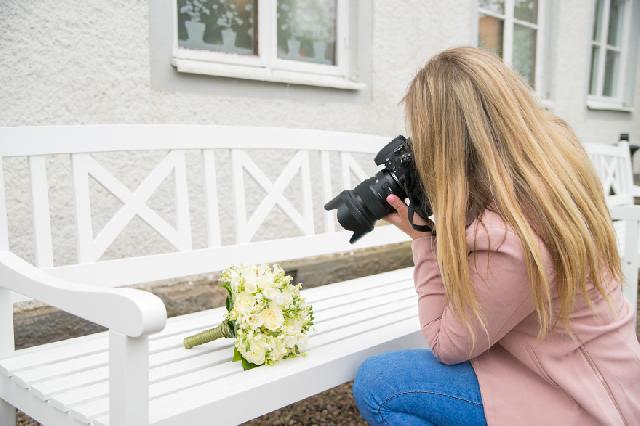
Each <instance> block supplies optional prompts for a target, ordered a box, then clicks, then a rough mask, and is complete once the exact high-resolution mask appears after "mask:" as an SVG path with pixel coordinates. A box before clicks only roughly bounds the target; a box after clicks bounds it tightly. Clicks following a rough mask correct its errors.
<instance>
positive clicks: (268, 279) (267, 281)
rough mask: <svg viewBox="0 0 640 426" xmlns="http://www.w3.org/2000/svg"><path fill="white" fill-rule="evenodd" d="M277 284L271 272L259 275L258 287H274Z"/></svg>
mask: <svg viewBox="0 0 640 426" xmlns="http://www.w3.org/2000/svg"><path fill="white" fill-rule="evenodd" d="M275 286H276V283H275V282H274V276H273V274H271V273H270V272H267V273H265V274H264V275H261V276H260V277H258V287H260V288H261V289H268V288H273V287H275Z"/></svg>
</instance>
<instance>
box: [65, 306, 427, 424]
mask: <svg viewBox="0 0 640 426" xmlns="http://www.w3.org/2000/svg"><path fill="white" fill-rule="evenodd" d="M403 302H404V303H394V304H392V305H393V306H391V307H389V308H388V309H387V312H386V313H380V312H376V311H372V312H371V313H370V314H369V316H368V317H365V318H363V319H365V320H366V321H364V322H360V323H358V324H355V325H351V326H345V327H338V328H337V329H334V333H326V334H323V335H320V336H318V337H317V338H313V337H312V338H311V339H309V351H308V354H307V356H306V357H304V358H302V359H303V360H304V361H305V363H303V366H304V365H305V364H306V362H307V361H309V358H310V355H311V354H312V353H314V352H315V351H322V352H327V351H328V350H329V349H330V350H329V352H330V353H350V351H351V350H350V349H345V348H344V346H345V345H346V346H347V348H348V346H349V344H350V341H351V340H353V339H356V340H359V341H360V340H361V339H360V338H361V336H363V335H368V334H371V335H375V334H376V333H378V332H379V331H380V330H383V329H384V328H385V326H388V325H391V326H392V325H394V324H398V323H405V324H406V321H407V320H408V321H410V323H411V324H412V328H411V330H413V331H414V332H416V333H418V334H419V326H418V322H417V309H416V303H415V297H414V298H413V300H408V301H403ZM356 346H359V345H356ZM365 348H366V346H365ZM230 361H231V357H230V356H228V357H227V362H224V363H222V364H218V365H216V366H213V367H211V368H208V369H203V370H201V371H197V372H193V373H188V374H185V375H180V376H178V377H175V378H173V379H169V380H166V381H163V382H161V383H159V384H158V383H156V384H151V389H150V397H151V415H152V418H154V417H156V416H157V418H158V419H159V418H161V417H162V416H163V415H164V414H163V413H162V410H163V409H164V407H163V405H164V403H159V404H156V403H155V402H156V401H159V400H163V399H165V398H169V399H176V398H177V399H185V400H187V399H188V400H191V399H194V398H195V399H200V398H199V396H198V394H199V393H200V392H203V390H201V388H203V387H205V388H207V390H206V392H207V396H206V400H207V401H209V402H213V401H217V400H219V399H221V398H225V397H227V396H228V395H230V394H232V393H233V391H232V389H231V388H230V387H229V385H228V384H225V385H223V384H222V382H223V381H224V382H225V383H226V382H229V383H234V382H242V383H244V387H245V388H250V387H252V386H253V385H254V383H253V379H252V378H251V377H250V375H247V376H241V375H244V374H247V373H251V372H253V371H254V370H251V371H250V372H245V371H243V370H242V367H241V366H240V365H239V363H232V362H230ZM290 361H295V360H285V361H283V362H282V363H281V365H282V364H285V363H289V362H290ZM320 363H321V359H315V362H310V363H309V364H307V366H308V367H309V368H312V367H315V366H317V365H319V364H320ZM256 370H258V369H256ZM270 370H272V373H273V374H277V373H276V368H273V369H270ZM325 374H331V373H327V372H325ZM284 377H286V376H284ZM212 384H214V385H215V386H213V387H214V388H215V389H209V388H210V387H211V385H212ZM241 391H242V387H240V388H239V389H238V392H241ZM172 395H177V396H173V397H172ZM154 407H156V408H155V409H156V410H158V411H161V413H155V412H154ZM183 407H184V406H183V405H182V404H177V405H175V406H173V407H170V408H169V410H171V411H172V412H173V414H171V415H177V414H179V412H180V411H182V409H183ZM69 408H70V413H71V414H72V415H73V416H74V417H75V418H77V419H80V420H84V421H88V420H91V419H92V418H95V417H97V416H100V415H102V414H104V413H106V411H107V409H108V399H107V398H106V396H105V397H104V398H101V399H94V400H91V401H89V402H86V403H82V404H78V405H71V406H70V407H69Z"/></svg>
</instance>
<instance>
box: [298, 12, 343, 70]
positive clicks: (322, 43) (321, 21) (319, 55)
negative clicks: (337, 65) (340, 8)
mask: <svg viewBox="0 0 640 426" xmlns="http://www.w3.org/2000/svg"><path fill="white" fill-rule="evenodd" d="M295 9H296V10H295V14H294V16H295V22H296V26H297V27H298V31H299V33H301V34H302V38H304V39H306V40H308V41H310V42H311V43H310V44H311V47H312V49H313V51H312V52H308V51H307V54H305V56H306V57H307V58H309V59H310V60H311V61H312V62H316V63H319V64H328V63H331V62H332V61H331V60H328V59H327V47H328V45H329V43H330V42H331V41H332V40H331V38H332V34H333V33H335V1H326V0H325V1H321V0H306V1H302V2H300V3H297V4H296V8H295ZM311 53H312V54H311Z"/></svg>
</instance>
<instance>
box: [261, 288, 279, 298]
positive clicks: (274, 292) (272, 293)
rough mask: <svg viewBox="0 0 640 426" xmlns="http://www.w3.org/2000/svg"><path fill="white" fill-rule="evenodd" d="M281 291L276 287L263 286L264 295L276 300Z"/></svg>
mask: <svg viewBox="0 0 640 426" xmlns="http://www.w3.org/2000/svg"><path fill="white" fill-rule="evenodd" d="M278 294H280V292H279V291H278V289H276V288H263V289H262V295H263V296H264V297H266V298H267V299H269V300H276V298H277V297H278Z"/></svg>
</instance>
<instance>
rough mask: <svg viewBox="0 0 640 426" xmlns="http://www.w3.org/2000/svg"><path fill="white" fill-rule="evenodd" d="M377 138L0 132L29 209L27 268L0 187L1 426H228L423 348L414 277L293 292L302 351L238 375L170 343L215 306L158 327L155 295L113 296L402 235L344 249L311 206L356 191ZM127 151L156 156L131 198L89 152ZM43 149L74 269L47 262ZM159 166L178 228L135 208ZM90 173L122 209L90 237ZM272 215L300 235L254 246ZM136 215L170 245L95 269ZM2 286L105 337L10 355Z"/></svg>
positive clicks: (150, 130)
mask: <svg viewBox="0 0 640 426" xmlns="http://www.w3.org/2000/svg"><path fill="white" fill-rule="evenodd" d="M388 140H389V138H385V137H379V136H370V135H361V134H347V133H337V132H324V131H314V130H294V129H275V128H237V127H220V126H179V125H123V126H111V125H110V126H54V127H29V128H0V157H1V158H8V157H26V158H27V159H28V164H29V169H30V177H31V194H24V195H23V196H24V197H25V198H27V199H28V197H30V198H31V199H32V201H33V224H34V241H35V247H34V252H35V256H34V259H35V266H33V265H31V264H28V263H27V262H25V261H23V260H22V259H21V258H19V257H18V256H16V255H15V254H13V253H12V252H10V251H9V238H8V235H7V233H8V231H7V212H6V208H5V202H4V200H5V185H4V183H2V182H0V425H2V426H5V425H10V424H13V421H14V413H15V410H14V408H13V407H17V408H19V409H21V410H23V411H24V412H26V413H28V414H29V415H30V416H32V417H33V418H35V419H36V420H38V421H40V422H41V423H43V424H45V425H47V426H48V425H81V424H95V425H105V426H106V425H112V426H113V425H115V426H143V425H147V424H154V425H205V424H206V425H211V424H237V423H240V422H242V421H246V420H248V419H251V418H254V417H256V416H259V415H261V414H263V413H266V412H269V411H272V410H274V409H277V408H279V407H282V406H284V405H287V404H289V403H292V402H295V401H297V400H300V399H302V398H305V397H308V396H310V395H313V394H315V393H318V392H321V391H323V390H325V389H328V388H331V387H333V386H336V385H338V384H340V383H344V382H346V381H348V380H351V379H352V378H353V377H354V375H355V372H356V369H357V367H358V365H359V364H360V363H361V362H362V360H363V359H364V358H366V357H368V356H370V355H372V354H375V353H378V352H382V351H387V350H391V349H394V348H404V347H421V346H423V345H424V343H423V341H422V338H421V336H420V332H419V324H418V320H417V308H416V300H415V291H414V289H413V284H412V276H411V269H402V270H397V271H394V272H389V273H383V274H379V275H376V276H371V277H366V278H361V279H355V280H351V281H347V282H342V283H337V284H333V285H327V286H322V287H318V288H313V289H308V290H305V291H304V293H305V296H306V297H307V298H308V300H309V301H310V302H311V303H312V304H313V306H314V308H315V312H316V324H317V325H316V331H315V334H313V336H312V337H311V338H310V341H309V350H308V356H306V357H304V358H298V359H292V360H286V361H284V362H282V363H281V364H279V365H277V366H274V367H263V368H257V369H254V370H250V371H246V372H243V371H242V369H241V367H240V365H239V363H232V362H231V355H232V351H231V349H230V348H231V341H230V340H228V339H223V341H217V342H214V343H212V344H208V345H204V346H202V347H198V348H195V349H192V350H189V351H187V350H185V349H183V348H182V339H183V337H185V336H186V335H188V334H193V333H195V332H197V331H199V330H202V329H204V328H209V327H211V326H213V325H216V324H217V323H218V322H219V321H220V319H221V317H222V315H223V313H224V311H223V310H222V309H213V310H209V311H204V312H199V313H195V314H191V315H184V316H181V317H176V318H172V319H169V320H167V316H166V311H165V307H164V305H163V303H162V302H161V300H160V299H159V298H157V297H156V296H154V295H152V294H151V293H148V292H143V291H141V290H135V289H130V288H114V287H119V286H124V285H129V284H135V283H143V282H149V281H156V280H163V279H167V278H171V277H183V276H188V275H192V274H200V273H207V272H210V271H217V270H221V269H224V268H226V267H228V266H229V265H231V264H236V263H244V264H250V263H258V262H279V261H283V260H287V259H297V258H302V257H307V256H315V255H322V254H329V253H338V252H348V251H351V250H353V249H354V248H358V247H371V246H377V245H384V244H389V243H394V242H401V241H405V240H406V237H405V236H404V235H403V234H402V233H400V232H399V231H397V230H396V229H395V228H394V227H391V226H381V227H378V228H376V230H375V231H374V232H372V233H371V234H369V235H367V236H366V237H364V238H363V239H362V240H361V241H360V242H359V243H358V244H357V245H355V246H353V245H350V244H349V243H348V239H349V238H348V233H346V232H343V231H342V230H341V229H340V231H338V226H337V224H336V223H335V221H334V215H335V212H324V211H323V209H322V205H323V204H324V202H326V201H328V200H329V198H330V197H332V196H333V195H335V194H336V193H337V192H338V191H339V190H341V189H342V188H343V187H351V186H352V184H355V181H353V180H352V177H351V175H352V174H355V175H356V176H357V177H358V178H365V177H366V176H365V173H364V172H363V170H362V168H361V166H360V165H359V164H358V162H357V161H356V157H357V156H358V155H362V153H365V154H368V155H367V157H370V159H369V161H371V159H372V158H373V154H374V153H376V152H377V151H378V150H379V148H380V147H381V146H383V144H385V143H387V142H388ZM139 150H160V151H168V153H167V155H166V156H165V157H164V159H162V160H161V161H160V163H159V164H158V165H157V166H156V167H155V169H153V171H152V172H151V173H150V174H149V175H148V177H147V179H145V180H144V181H143V183H142V184H140V186H139V187H138V188H137V189H136V190H134V191H130V190H129V189H128V188H127V187H125V186H124V185H123V184H122V183H121V182H120V181H119V180H118V179H117V178H116V177H114V176H113V175H112V174H111V173H109V172H108V171H107V169H106V168H104V167H103V166H102V165H101V164H100V163H99V162H98V161H97V160H96V157H97V156H96V155H95V154H94V153H98V152H100V153H102V152H111V151H139ZM264 150H288V151H282V152H283V154H282V156H283V158H285V159H286V158H287V157H286V155H287V154H286V153H287V152H288V153H291V152H293V154H294V155H293V158H291V160H290V161H289V162H288V163H286V162H285V163H284V164H283V165H282V172H281V173H280V176H279V177H278V178H277V179H275V180H274V181H273V182H272V181H271V180H270V179H269V178H267V175H266V174H265V173H264V172H263V171H262V170H261V169H260V168H259V167H258V166H257V165H256V163H255V162H254V160H252V158H253V159H256V158H257V157H258V156H260V155H261V153H263V152H264ZM291 150H293V151H291ZM194 151H195V155H196V156H197V155H199V157H197V158H199V159H200V160H199V162H200V163H201V166H202V167H203V173H202V174H203V176H204V179H205V182H204V185H203V188H204V193H201V194H193V195H194V196H195V197H199V198H200V199H203V200H206V204H207V209H206V215H207V222H208V223H207V228H206V229H201V230H196V229H192V220H191V219H192V218H191V216H192V215H191V214H190V211H191V210H192V209H190V208H189V196H188V191H189V189H191V188H188V179H187V178H186V172H185V171H186V170H185V169H186V166H185V155H186V154H188V155H191V156H193V155H194ZM225 151H226V152H225ZM229 151H230V155H231V157H230V158H231V160H232V161H226V162H225V163H222V162H221V161H220V160H219V159H218V160H217V161H216V159H215V156H216V155H218V156H219V157H220V156H222V155H223V154H225V155H227V156H228V155H229ZM353 153H356V154H353ZM357 153H360V154H357ZM54 154H63V155H66V156H68V157H69V161H70V167H72V172H73V173H72V178H73V189H74V194H73V197H74V199H75V214H76V234H77V255H78V256H77V262H76V263H75V264H71V265H62V266H61V265H54V263H53V255H54V247H56V246H55V244H52V232H51V228H52V225H51V221H50V216H51V213H52V212H50V210H51V209H50V208H49V205H50V203H49V195H48V190H49V185H51V187H52V188H53V187H54V185H60V184H61V183H60V182H47V172H48V169H50V168H51V167H49V165H50V163H51V161H49V160H48V158H47V157H48V156H51V155H54ZM92 154H94V155H93V156H92ZM125 155H126V154H125ZM225 158H229V157H225ZM371 164H372V166H373V162H371ZM0 165H2V163H1V162H0ZM312 166H313V167H312ZM216 168H219V171H220V170H221V169H222V168H226V169H227V172H228V173H227V174H230V175H231V176H233V188H234V191H233V194H220V193H218V192H219V191H217V185H216ZM372 168H373V167H372ZM172 172H173V178H174V179H175V212H176V216H177V217H176V222H175V225H174V224H170V223H168V222H166V221H165V220H164V219H162V218H161V216H160V215H158V214H157V213H156V212H155V211H153V210H152V209H150V208H149V207H147V200H148V199H149V197H150V196H151V195H152V194H153V192H154V190H155V189H156V188H157V187H158V186H159V185H160V184H161V182H163V180H165V178H167V179H169V178H170V177H169V176H170V175H171V174H172ZM331 172H334V173H337V174H338V178H337V179H336V178H335V177H334V176H332V175H331ZM245 173H248V174H249V175H251V177H252V178H253V179H255V181H256V182H257V183H258V184H259V185H260V186H261V187H262V188H263V189H264V190H265V192H266V194H267V195H266V197H265V198H264V199H263V200H262V202H261V203H260V204H259V205H258V207H257V208H256V209H255V211H254V212H253V213H251V212H249V211H248V210H249V208H247V207H246V206H247V204H246V203H247V201H246V200H245V196H247V195H248V194H246V192H248V191H246V190H245V187H246V188H249V186H248V185H247V184H248V182H245V179H246V178H245V176H244V174H245ZM2 176H4V173H2V170H0V178H1V177H2ZM90 176H91V177H92V179H95V180H97V181H99V182H100V183H101V184H102V185H103V186H104V187H106V188H107V189H108V190H109V191H111V192H112V193H113V194H114V195H115V196H116V197H117V198H119V199H120V200H121V201H122V203H123V206H122V208H121V209H120V210H119V211H118V212H117V213H116V214H115V215H114V216H113V218H112V220H111V221H109V222H107V224H106V225H105V226H104V228H103V229H102V230H100V229H96V230H95V232H94V229H93V226H92V222H91V221H92V217H91V207H90V198H91V193H90V192H91V191H90V187H89V177H90ZM297 179H300V184H299V187H298V188H301V189H302V194H303V195H302V196H301V197H299V200H298V201H299V202H298V203H292V202H290V201H289V200H288V198H287V197H285V196H284V195H283V191H285V190H286V189H287V187H288V185H289V184H291V185H294V183H296V182H295V181H296V180H297ZM312 187H315V188H316V189H318V188H319V189H320V194H312ZM223 196H224V197H225V198H226V199H229V200H232V201H233V208H234V221H235V233H234V234H235V237H234V241H233V242H232V243H231V244H228V245H225V246H223V245H221V232H220V231H221V228H220V224H219V219H218V217H219V208H218V204H219V203H218V200H219V197H223ZM294 204H296V205H294ZM274 206H279V207H281V208H282V210H283V211H285V212H286V214H287V215H288V216H289V217H290V218H291V221H292V222H293V223H294V224H295V226H296V228H297V229H298V230H299V233H300V234H301V236H298V237H290V238H281V239H277V240H270V241H252V240H253V239H254V238H253V236H254V235H255V233H256V232H257V231H258V229H259V228H260V226H261V224H262V222H263V221H264V219H265V217H266V216H267V214H268V213H269V211H270V209H271V208H273V207H274ZM192 207H193V206H192ZM314 210H315V212H314ZM250 213H251V214H250ZM314 213H315V215H314ZM134 215H138V216H139V217H140V218H142V219H143V220H144V221H145V222H147V223H148V224H149V225H151V226H152V227H153V228H154V229H155V230H156V231H157V232H158V233H160V234H161V235H162V236H163V237H164V238H165V239H167V240H168V241H169V242H170V243H171V244H172V245H173V246H175V249H176V251H175V252H173V253H168V254H160V255H153V256H142V257H131V258H126V259H117V260H101V257H102V255H103V253H104V251H105V249H107V247H108V246H109V245H110V244H111V243H112V242H113V241H114V239H115V238H116V237H117V236H118V234H119V233H120V232H121V231H122V229H123V227H124V226H125V225H126V224H127V223H128V222H129V221H130V220H131V219H132V217H133V216H134ZM318 218H320V219H319V220H318ZM316 222H318V223H316ZM223 225H229V224H223ZM196 232H202V233H206V234H207V240H208V241H207V246H208V247H205V248H198V249H193V244H192V236H193V235H196ZM54 240H55V239H54ZM10 291H14V292H17V293H20V294H22V295H25V296H27V297H30V298H34V299H37V300H40V301H42V302H45V303H48V304H50V305H53V306H56V307H58V308H60V309H62V310H64V311H67V312H70V313H73V314H75V315H77V316H79V317H82V318H84V319H87V320H89V321H93V322H95V323H97V324H100V325H102V326H104V327H106V328H108V329H109V331H108V332H104V333H99V334H94V335H90V336H86V337H81V338H74V339H69V340H66V341H62V342H56V343H51V344H46V345H42V346H39V347H34V348H29V349H25V350H17V351H13V349H14V339H13V323H12V298H11V294H10ZM2 400H4V401H7V402H3V401H2Z"/></svg>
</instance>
